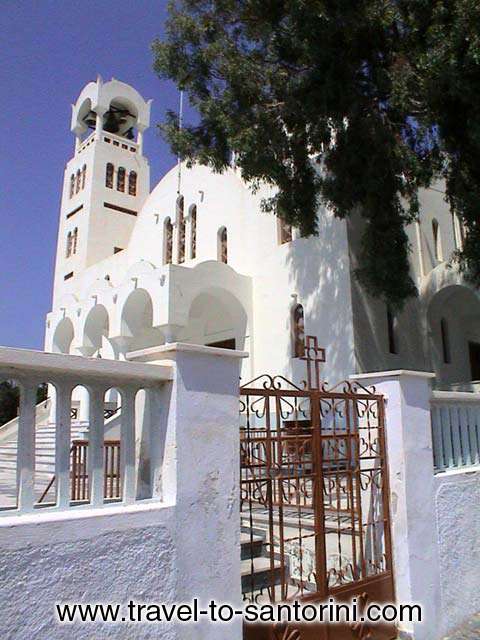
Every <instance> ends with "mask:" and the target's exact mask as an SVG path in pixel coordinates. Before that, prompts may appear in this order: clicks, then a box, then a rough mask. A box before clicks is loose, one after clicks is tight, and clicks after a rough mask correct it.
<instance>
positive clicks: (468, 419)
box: [431, 391, 480, 472]
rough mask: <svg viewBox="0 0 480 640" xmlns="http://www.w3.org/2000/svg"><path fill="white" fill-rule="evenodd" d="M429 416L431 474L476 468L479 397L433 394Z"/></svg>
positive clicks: (479, 442)
mask: <svg viewBox="0 0 480 640" xmlns="http://www.w3.org/2000/svg"><path fill="white" fill-rule="evenodd" d="M431 416H432V441H433V457H434V466H435V471H436V472H440V471H445V470H448V469H459V468H464V467H470V466H476V465H480V394H479V393H469V392H461V391H453V392H449V391H434V392H433V397H432V400H431Z"/></svg>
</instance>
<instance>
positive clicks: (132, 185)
mask: <svg viewBox="0 0 480 640" xmlns="http://www.w3.org/2000/svg"><path fill="white" fill-rule="evenodd" d="M128 193H129V195H131V196H136V195H137V172H136V171H130V173H129V174H128Z"/></svg>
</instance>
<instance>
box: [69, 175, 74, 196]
mask: <svg viewBox="0 0 480 640" xmlns="http://www.w3.org/2000/svg"><path fill="white" fill-rule="evenodd" d="M74 193H75V174H74V173H72V175H71V176H70V198H73V194H74Z"/></svg>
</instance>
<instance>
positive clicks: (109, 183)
mask: <svg viewBox="0 0 480 640" xmlns="http://www.w3.org/2000/svg"><path fill="white" fill-rule="evenodd" d="M105 186H106V187H108V188H109V189H113V164H112V163H111V162H109V163H108V164H107V168H106V170H105Z"/></svg>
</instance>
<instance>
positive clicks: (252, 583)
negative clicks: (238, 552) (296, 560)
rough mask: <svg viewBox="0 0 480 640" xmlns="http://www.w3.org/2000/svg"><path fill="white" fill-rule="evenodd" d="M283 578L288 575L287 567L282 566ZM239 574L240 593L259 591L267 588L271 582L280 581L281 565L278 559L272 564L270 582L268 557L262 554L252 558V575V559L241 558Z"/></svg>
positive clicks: (277, 582)
mask: <svg viewBox="0 0 480 640" xmlns="http://www.w3.org/2000/svg"><path fill="white" fill-rule="evenodd" d="M284 571H285V579H287V576H288V568H287V567H286V566H285V567H284ZM241 576H242V593H249V592H250V591H252V590H254V591H260V590H261V589H267V588H268V587H270V586H272V584H281V583H282V566H281V564H280V562H279V561H278V560H275V561H274V564H273V582H272V570H271V567H270V558H266V557H264V556H262V557H258V558H253V575H252V561H251V560H242V562H241Z"/></svg>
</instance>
